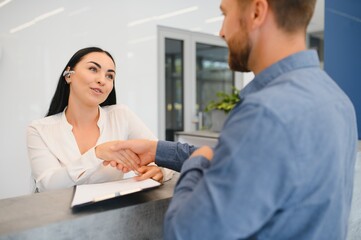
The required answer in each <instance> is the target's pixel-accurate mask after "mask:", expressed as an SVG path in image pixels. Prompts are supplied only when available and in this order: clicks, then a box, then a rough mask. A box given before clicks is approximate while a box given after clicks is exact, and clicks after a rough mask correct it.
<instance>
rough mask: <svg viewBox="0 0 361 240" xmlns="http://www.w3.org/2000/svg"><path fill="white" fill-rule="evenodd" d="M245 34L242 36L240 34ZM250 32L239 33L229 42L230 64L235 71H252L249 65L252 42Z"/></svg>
mask: <svg viewBox="0 0 361 240" xmlns="http://www.w3.org/2000/svg"><path fill="white" fill-rule="evenodd" d="M241 35H243V36H242V37H241V38H240V37H239V36H241ZM248 36H249V35H248V32H245V33H239V34H237V35H235V36H233V38H231V39H230V40H229V42H228V51H229V53H228V64H229V67H230V68H231V69H232V70H233V71H240V72H250V71H251V70H250V69H249V66H248V61H249V56H250V54H251V48H252V47H251V44H250V41H249V37H248Z"/></svg>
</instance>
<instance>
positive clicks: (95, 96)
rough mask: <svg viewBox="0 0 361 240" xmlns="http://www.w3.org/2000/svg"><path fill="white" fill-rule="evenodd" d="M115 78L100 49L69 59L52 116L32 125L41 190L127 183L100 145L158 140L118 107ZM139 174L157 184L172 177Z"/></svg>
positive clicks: (150, 169) (31, 147) (151, 169)
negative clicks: (100, 153)
mask: <svg viewBox="0 0 361 240" xmlns="http://www.w3.org/2000/svg"><path fill="white" fill-rule="evenodd" d="M115 75H116V72H115V62H114V59H113V57H112V56H111V55H110V54H109V53H108V52H106V51H104V50H102V49H100V48H96V47H90V48H84V49H81V50H79V51H78V52H76V53H75V54H74V55H73V57H72V58H71V59H70V60H69V62H68V64H67V65H66V67H65V68H64V70H63V72H62V74H61V76H60V78H59V82H58V86H57V88H56V91H55V94H54V97H53V99H52V101H51V104H50V107H49V111H48V113H47V115H46V117H45V118H43V119H40V120H36V121H34V122H32V123H31V124H30V126H29V127H28V133H27V142H28V152H29V158H30V163H31V168H32V174H33V177H34V179H35V182H36V187H37V189H38V190H39V191H45V190H50V189H58V188H66V187H71V186H74V185H79V184H86V183H99V182H107V181H115V180H119V179H122V178H123V173H122V172H121V171H119V170H117V169H116V168H113V167H111V166H106V164H103V161H102V160H101V159H99V158H98V156H97V152H96V151H95V147H96V146H97V145H100V144H101V143H104V142H108V141H113V140H126V139H134V138H147V139H154V138H155V137H154V135H153V134H152V133H151V131H150V130H149V129H148V128H147V127H146V126H145V125H144V124H143V122H142V121H141V120H140V119H139V118H138V117H137V116H136V115H135V114H134V113H133V112H132V111H130V110H129V109H128V108H127V107H126V106H124V105H116V94H115V88H114V79H115ZM101 146H104V144H102V145H101ZM138 172H139V173H140V174H142V175H143V177H144V176H147V177H150V178H153V179H155V180H157V181H164V180H168V179H169V178H170V177H171V175H172V172H171V171H170V170H165V169H160V168H158V167H157V166H155V165H153V166H146V167H144V168H143V167H142V168H139V169H138Z"/></svg>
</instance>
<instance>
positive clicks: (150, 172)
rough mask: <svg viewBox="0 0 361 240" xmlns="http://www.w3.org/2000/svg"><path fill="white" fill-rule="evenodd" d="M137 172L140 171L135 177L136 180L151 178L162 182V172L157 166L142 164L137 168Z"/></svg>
mask: <svg viewBox="0 0 361 240" xmlns="http://www.w3.org/2000/svg"><path fill="white" fill-rule="evenodd" d="M137 172H138V173H140V175H138V176H136V177H135V179H136V180H137V181H141V180H145V179H148V178H151V179H153V180H155V181H158V182H160V183H162V182H163V172H162V170H161V169H160V168H159V167H158V166H142V167H140V168H138V169H137Z"/></svg>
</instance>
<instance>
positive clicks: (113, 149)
mask: <svg viewBox="0 0 361 240" xmlns="http://www.w3.org/2000/svg"><path fill="white" fill-rule="evenodd" d="M156 150H157V141H154V140H143V139H139V140H126V141H122V140H118V141H111V142H106V143H103V144H100V145H98V146H96V147H95V155H96V156H97V157H98V158H99V159H102V160H103V161H104V162H103V165H104V166H107V165H110V166H112V167H115V168H117V169H118V170H120V171H122V172H124V173H126V172H129V171H134V172H135V173H137V174H138V177H137V180H144V179H147V178H152V179H154V180H157V181H162V179H163V174H162V172H161V171H160V169H159V168H158V167H157V166H156V165H154V166H152V165H150V166H148V164H150V163H152V162H154V161H155V154H156Z"/></svg>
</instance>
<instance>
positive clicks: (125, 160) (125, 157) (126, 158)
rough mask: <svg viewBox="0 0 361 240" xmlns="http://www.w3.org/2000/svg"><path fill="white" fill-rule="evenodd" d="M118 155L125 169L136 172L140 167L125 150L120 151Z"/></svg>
mask: <svg viewBox="0 0 361 240" xmlns="http://www.w3.org/2000/svg"><path fill="white" fill-rule="evenodd" d="M118 155H119V158H120V159H121V161H122V164H123V165H124V166H125V167H127V168H129V169H131V170H136V169H137V168H138V167H139V166H138V164H137V163H135V162H134V160H133V159H131V157H130V155H129V154H127V152H126V151H125V150H119V151H118Z"/></svg>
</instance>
